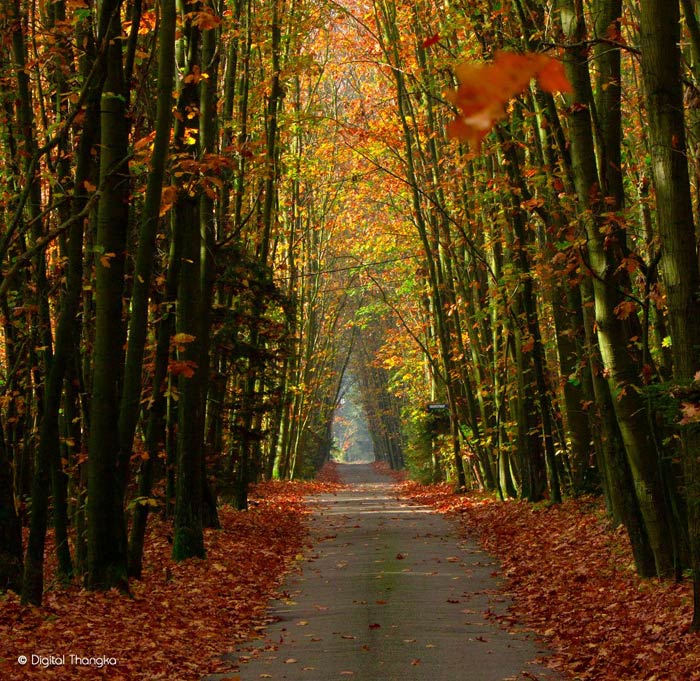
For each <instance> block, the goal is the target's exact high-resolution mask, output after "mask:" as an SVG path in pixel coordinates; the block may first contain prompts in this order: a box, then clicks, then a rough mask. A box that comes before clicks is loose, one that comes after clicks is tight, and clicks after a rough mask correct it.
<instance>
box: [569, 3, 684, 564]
mask: <svg viewBox="0 0 700 681" xmlns="http://www.w3.org/2000/svg"><path fill="white" fill-rule="evenodd" d="M558 7H559V14H560V22H561V26H562V30H563V32H564V34H565V37H566V39H567V42H568V47H567V50H566V55H565V66H566V70H567V75H568V76H569V80H570V82H571V84H572V86H573V89H574V99H575V106H574V107H572V110H571V111H572V113H571V114H570V131H571V158H572V168H573V175H574V183H575V185H576V192H577V194H578V200H579V205H580V208H579V210H580V215H581V221H582V223H583V225H584V227H585V229H586V234H587V237H588V266H589V267H590V270H591V275H592V281H593V292H594V298H595V315H596V330H597V335H598V342H599V345H600V351H601V355H602V358H603V363H604V367H605V371H606V373H607V376H608V385H609V387H610V392H611V394H612V402H613V406H614V409H615V416H616V419H617V423H618V426H619V429H620V434H621V436H622V441H623V443H624V446H625V451H626V454H627V458H628V461H629V464H630V469H631V471H632V475H633V478H634V483H635V490H636V493H637V498H638V502H639V506H640V509H641V512H642V516H643V517H644V523H645V525H646V530H647V534H648V537H649V542H650V545H651V547H652V550H653V552H654V559H655V564H656V570H657V574H658V575H659V576H664V577H667V576H670V575H672V574H673V561H674V555H673V553H674V551H673V541H672V539H671V532H672V528H671V525H670V523H669V515H668V510H667V507H666V501H665V494H664V488H663V484H662V481H661V477H660V474H659V466H658V455H657V452H656V447H655V442H654V434H653V433H652V432H651V430H650V425H649V419H648V418H647V410H646V403H645V400H644V398H643V397H642V395H641V394H640V391H639V387H640V386H639V382H640V381H639V374H640V371H641V367H639V366H638V364H637V362H636V361H635V359H634V357H633V356H632V355H631V354H630V352H629V350H628V348H627V345H628V343H629V339H630V338H631V337H632V336H633V335H635V330H636V329H638V328H639V323H638V320H637V316H636V312H630V314H629V315H628V316H627V318H626V319H622V318H620V316H618V311H619V309H620V305H621V304H623V303H625V302H627V301H626V298H625V297H624V294H623V291H624V290H625V289H626V288H628V284H629V282H628V281H625V280H624V277H625V276H626V275H625V272H626V271H625V272H620V269H621V268H619V262H618V258H617V254H618V253H619V249H620V248H621V247H622V246H623V244H622V242H623V240H624V234H623V233H622V232H621V230H619V229H618V230H617V231H615V232H613V233H612V234H608V235H606V230H607V231H609V230H610V227H609V226H608V225H606V224H605V222H604V218H603V216H602V213H603V212H604V201H603V195H602V193H601V191H602V188H601V184H600V180H599V177H598V170H597V167H596V154H595V147H594V143H593V128H592V119H594V113H593V108H594V102H593V99H592V94H591V86H590V75H589V72H588V64H587V60H586V53H585V48H583V47H581V46H582V45H584V44H585V23H584V17H583V6H582V2H581V0H559V2H558ZM623 316H624V315H623ZM636 335H639V334H638V333H636Z"/></svg>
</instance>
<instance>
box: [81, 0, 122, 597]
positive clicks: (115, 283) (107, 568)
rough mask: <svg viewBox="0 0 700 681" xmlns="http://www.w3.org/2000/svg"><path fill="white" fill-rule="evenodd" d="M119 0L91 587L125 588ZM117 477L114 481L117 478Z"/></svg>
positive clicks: (99, 336) (108, 22) (108, 21)
mask: <svg viewBox="0 0 700 681" xmlns="http://www.w3.org/2000/svg"><path fill="white" fill-rule="evenodd" d="M119 13H120V4H119V0H116V1H115V0H109V1H105V2H104V3H103V5H102V7H101V11H100V26H99V32H98V35H99V37H100V38H101V39H103V40H105V41H106V44H107V46H106V48H105V49H106V50H107V53H106V61H105V67H106V74H107V76H106V80H105V84H104V88H103V91H102V100H101V140H100V154H101V155H100V186H101V188H102V194H101V197H100V201H99V207H98V215H97V235H96V238H95V251H96V258H95V271H96V283H95V306H96V316H95V343H94V348H93V358H94V367H93V380H92V393H91V416H90V444H89V458H88V501H87V504H88V505H87V517H88V575H87V584H88V586H89V587H90V588H92V589H109V588H112V587H115V586H116V587H118V588H120V589H128V580H127V569H126V524H125V518H124V499H123V496H122V493H121V492H122V488H121V486H120V485H119V484H118V480H119V477H118V476H119V468H118V463H119V462H118V457H119V432H118V427H117V424H118V421H119V402H120V386H121V381H122V368H123V346H124V325H123V322H122V312H123V309H122V296H123V293H124V259H125V249H126V235H127V225H128V221H129V211H128V197H129V171H128V167H127V165H126V162H127V155H128V148H129V146H128V145H129V141H128V125H127V117H126V110H125V97H124V93H125V84H124V73H123V66H122V47H121V45H122V41H121V39H120V36H121V21H120V18H119ZM115 483H116V484H115Z"/></svg>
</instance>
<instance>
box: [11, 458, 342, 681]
mask: <svg viewBox="0 0 700 681" xmlns="http://www.w3.org/2000/svg"><path fill="white" fill-rule="evenodd" d="M332 477H333V476H332V472H330V473H327V480H326V481H325V482H313V483H282V482H275V483H265V484H264V485H260V486H258V487H257V488H256V490H255V492H254V495H255V497H256V498H255V501H256V503H255V504H253V505H252V506H251V509H250V510H249V511H247V512H238V511H235V510H234V509H232V508H230V507H223V508H221V509H220V520H221V524H222V529H221V530H206V531H205V533H206V545H207V556H208V558H207V560H188V561H184V562H182V563H173V562H172V561H171V559H170V551H171V546H170V544H169V543H168V541H167V533H168V531H169V525H168V524H167V523H165V522H163V521H162V520H160V519H158V518H156V517H155V516H154V518H153V521H152V522H151V523H150V525H149V532H148V537H147V542H146V551H145V560H144V575H143V580H141V581H139V582H137V581H134V582H132V584H131V588H132V593H133V597H132V598H127V597H124V596H123V595H121V594H119V593H117V592H116V591H108V592H105V593H102V592H89V591H85V590H84V589H82V588H80V587H79V586H77V585H73V586H69V587H61V586H59V585H58V583H57V582H56V581H55V580H54V576H53V572H52V570H53V568H52V567H49V569H48V573H47V584H49V588H48V590H47V592H46V594H45V600H44V605H43V607H41V608H34V607H25V606H22V605H20V603H19V598H18V597H17V596H16V595H15V594H12V593H8V594H6V595H4V596H0V640H2V642H3V646H2V647H3V651H2V653H1V654H0V678H3V679H14V680H16V681H21V680H22V679H30V678H36V675H37V673H38V672H41V674H42V676H47V678H56V679H71V681H72V680H73V679H93V678H96V677H97V676H100V673H101V672H100V670H98V669H97V668H96V667H95V666H87V665H85V666H81V665H68V664H66V665H65V666H56V665H54V666H50V667H48V668H46V669H39V667H37V666H35V665H32V664H31V662H30V663H29V664H25V665H20V664H19V663H18V658H19V657H20V656H22V655H24V656H27V657H28V658H29V659H30V660H31V655H32V654H36V655H43V656H50V655H55V656H57V655H62V654H65V655H66V656H68V655H69V654H74V655H77V656H80V657H97V656H107V657H109V658H115V659H116V664H115V665H113V666H110V667H109V678H114V679H120V678H123V679H129V680H130V681H133V680H137V679H149V680H153V681H156V680H158V679H180V680H182V681H184V680H186V679H193V680H194V679H199V678H201V677H202V676H203V675H205V674H207V673H213V672H218V671H225V670H226V663H225V662H224V661H223V658H222V656H223V655H224V654H225V653H226V652H227V651H231V650H233V649H235V647H236V646H237V644H238V643H240V642H241V641H243V640H246V639H250V638H252V637H254V636H256V635H257V634H258V633H259V632H260V631H261V630H262V628H263V626H264V624H265V621H266V610H267V605H268V602H269V599H270V598H272V597H273V596H274V595H275V594H276V591H277V589H278V588H279V585H280V584H281V580H282V577H283V576H284V573H285V571H286V570H287V569H288V568H289V567H290V566H291V565H293V563H294V561H295V557H296V556H297V555H299V553H300V551H301V550H302V549H303V546H304V541H305V539H306V536H307V528H306V522H305V519H306V516H307V509H306V507H305V506H304V504H303V496H304V495H306V494H317V493H321V492H326V493H327V492H333V491H335V490H337V489H338V487H339V485H338V484H337V483H336V482H333V481H332V480H329V479H328V478H332ZM47 556H49V561H48V562H49V564H51V563H52V562H53V554H52V547H47ZM164 575H165V577H164ZM52 580H54V581H52ZM66 659H67V660H68V657H66ZM234 673H235V672H234ZM233 678H235V677H233Z"/></svg>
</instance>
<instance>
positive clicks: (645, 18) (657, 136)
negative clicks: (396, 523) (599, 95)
mask: <svg viewBox="0 0 700 681" xmlns="http://www.w3.org/2000/svg"><path fill="white" fill-rule="evenodd" d="M641 10H642V15H641V48H642V72H643V76H644V89H645V93H646V100H647V111H648V115H649V142H650V146H651V161H652V171H653V177H654V185H655V187H656V210H657V215H658V229H659V235H660V237H661V242H662V256H661V267H662V271H663V281H664V285H665V288H666V298H667V300H668V316H669V324H670V328H671V338H672V341H673V342H672V346H671V347H672V351H673V377H674V379H675V380H676V381H677V382H679V383H687V382H689V381H692V380H693V379H694V378H695V377H696V376H697V372H698V371H700V298H699V297H698V292H699V291H700V270H699V269H698V253H697V240H696V235H695V225H694V223H693V211H692V204H691V195H690V181H689V177H688V161H687V156H686V140H685V121H684V116H683V90H682V79H681V68H680V64H681V55H680V49H679V46H678V43H679V41H680V11H679V6H678V0H642V1H641ZM681 448H682V452H683V464H684V473H685V494H686V503H687V507H688V538H689V541H690V554H691V567H692V570H693V583H694V599H693V600H694V606H695V608H694V613H693V621H692V625H691V628H692V630H693V631H700V461H699V460H698V452H700V424H692V425H691V426H689V427H685V428H682V429H681Z"/></svg>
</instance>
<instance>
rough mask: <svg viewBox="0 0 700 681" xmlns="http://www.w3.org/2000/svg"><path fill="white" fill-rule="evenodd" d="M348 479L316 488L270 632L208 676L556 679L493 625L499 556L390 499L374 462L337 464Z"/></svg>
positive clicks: (362, 680) (501, 602) (501, 603)
mask: <svg viewBox="0 0 700 681" xmlns="http://www.w3.org/2000/svg"><path fill="white" fill-rule="evenodd" d="M339 471H340V474H341V478H342V480H343V482H345V483H347V484H348V485H349V487H348V488H347V489H346V490H344V491H342V492H340V493H338V494H337V495H321V496H319V497H315V498H314V499H312V500H311V501H312V504H313V505H314V514H313V519H312V541H313V550H312V551H311V552H310V553H309V556H308V559H307V562H306V563H304V564H303V567H302V571H301V574H299V575H292V576H291V577H290V578H289V579H288V582H287V584H286V587H285V592H286V594H288V595H289V597H288V598H286V599H285V600H281V601H276V602H274V603H273V604H272V610H271V615H272V616H273V617H274V618H275V619H276V620H277V621H276V622H275V623H274V624H272V625H271V626H270V627H269V628H268V630H267V632H266V637H265V640H263V641H260V642H256V643H255V644H252V645H251V646H250V647H249V648H246V649H242V650H240V651H238V653H237V654H236V655H235V656H233V660H234V661H236V662H239V671H237V672H236V673H235V674H229V675H223V674H219V675H210V676H208V677H205V680H206V681H216V680H219V679H231V678H236V677H237V676H238V677H240V679H241V681H259V679H275V680H282V679H289V680H294V681H348V680H352V679H354V680H356V681H504V680H506V679H508V680H514V679H522V680H525V679H530V680H532V679H539V680H541V681H544V680H545V679H546V680H547V681H555V680H558V679H560V677H559V676H558V675H556V674H555V673H554V672H552V671H551V670H547V669H546V668H545V667H543V666H542V665H540V664H538V663H536V662H534V660H536V659H537V658H540V657H542V656H543V655H544V652H543V650H542V649H541V648H539V647H538V645H537V644H536V643H535V642H534V641H533V640H532V639H528V638H527V637H525V636H524V635H522V634H518V635H515V634H513V633H509V632H508V631H506V630H504V629H502V628H501V627H499V625H498V623H497V622H496V621H495V620H494V618H487V617H486V616H485V614H486V613H487V612H488V611H491V612H494V613H502V612H505V611H506V609H507V601H506V599H505V598H504V597H503V596H502V595H501V594H499V592H498V581H497V578H496V577H494V575H493V573H494V571H495V570H497V568H498V565H497V563H496V562H495V561H494V559H493V558H491V557H490V556H489V555H488V554H485V553H483V552H482V551H481V550H480V549H479V548H478V546H476V545H475V544H472V543H470V542H465V541H463V540H462V539H461V538H460V537H459V535H458V532H457V530H456V528H455V526H454V525H453V524H452V523H451V522H450V521H448V520H445V519H444V518H443V517H442V516H440V515H438V514H437V513H435V512H433V511H432V510H431V509H429V508H428V507H422V506H418V505H413V504H408V503H406V502H404V501H400V500H397V499H396V498H395V497H394V495H393V494H392V491H391V481H390V480H389V479H388V478H386V477H384V476H383V475H381V474H379V473H378V472H377V471H375V470H374V469H373V467H372V466H371V465H370V464H346V465H339Z"/></svg>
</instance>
